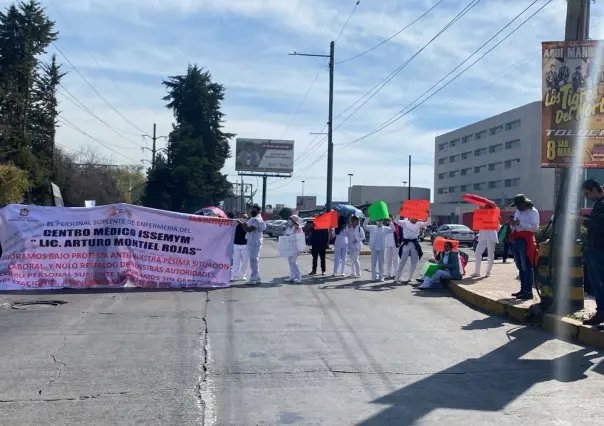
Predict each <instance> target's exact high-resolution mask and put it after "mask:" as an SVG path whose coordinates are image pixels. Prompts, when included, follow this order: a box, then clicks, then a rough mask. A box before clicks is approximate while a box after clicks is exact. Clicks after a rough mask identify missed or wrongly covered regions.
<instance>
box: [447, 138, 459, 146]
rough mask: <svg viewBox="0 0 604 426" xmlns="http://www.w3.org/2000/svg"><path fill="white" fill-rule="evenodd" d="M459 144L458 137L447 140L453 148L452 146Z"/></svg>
mask: <svg viewBox="0 0 604 426" xmlns="http://www.w3.org/2000/svg"><path fill="white" fill-rule="evenodd" d="M457 145H459V139H453V140H452V141H450V142H449V146H450V147H451V148H453V147H454V146H457Z"/></svg>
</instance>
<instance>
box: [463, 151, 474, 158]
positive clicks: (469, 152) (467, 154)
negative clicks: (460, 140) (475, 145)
mask: <svg viewBox="0 0 604 426" xmlns="http://www.w3.org/2000/svg"><path fill="white" fill-rule="evenodd" d="M470 155H472V151H467V152H462V153H461V159H462V160H467V159H468V158H469V157H470Z"/></svg>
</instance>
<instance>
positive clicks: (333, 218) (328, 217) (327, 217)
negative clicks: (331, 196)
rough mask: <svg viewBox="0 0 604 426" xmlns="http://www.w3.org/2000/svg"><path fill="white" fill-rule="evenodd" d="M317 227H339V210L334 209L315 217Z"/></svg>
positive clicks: (314, 221)
mask: <svg viewBox="0 0 604 426" xmlns="http://www.w3.org/2000/svg"><path fill="white" fill-rule="evenodd" d="M312 223H313V225H314V228H315V229H329V228H337V227H338V212H337V211H335V210H332V211H330V212H328V213H323V214H322V215H321V216H317V217H315V219H314V220H313V222H312Z"/></svg>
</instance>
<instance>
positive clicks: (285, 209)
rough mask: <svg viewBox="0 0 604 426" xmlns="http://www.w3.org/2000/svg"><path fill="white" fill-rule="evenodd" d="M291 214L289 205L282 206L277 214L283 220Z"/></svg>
mask: <svg viewBox="0 0 604 426" xmlns="http://www.w3.org/2000/svg"><path fill="white" fill-rule="evenodd" d="M291 215H292V209H290V208H289V207H283V208H282V209H281V211H280V212H279V216H280V217H281V219H283V220H287V219H289V218H290V216H291Z"/></svg>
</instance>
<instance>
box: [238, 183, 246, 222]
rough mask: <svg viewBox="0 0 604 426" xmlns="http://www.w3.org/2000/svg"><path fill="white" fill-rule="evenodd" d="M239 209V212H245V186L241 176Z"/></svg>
mask: <svg viewBox="0 0 604 426" xmlns="http://www.w3.org/2000/svg"><path fill="white" fill-rule="evenodd" d="M240 192H241V211H240V212H239V213H240V214H243V213H245V186H244V185H243V176H241V190H240Z"/></svg>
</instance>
